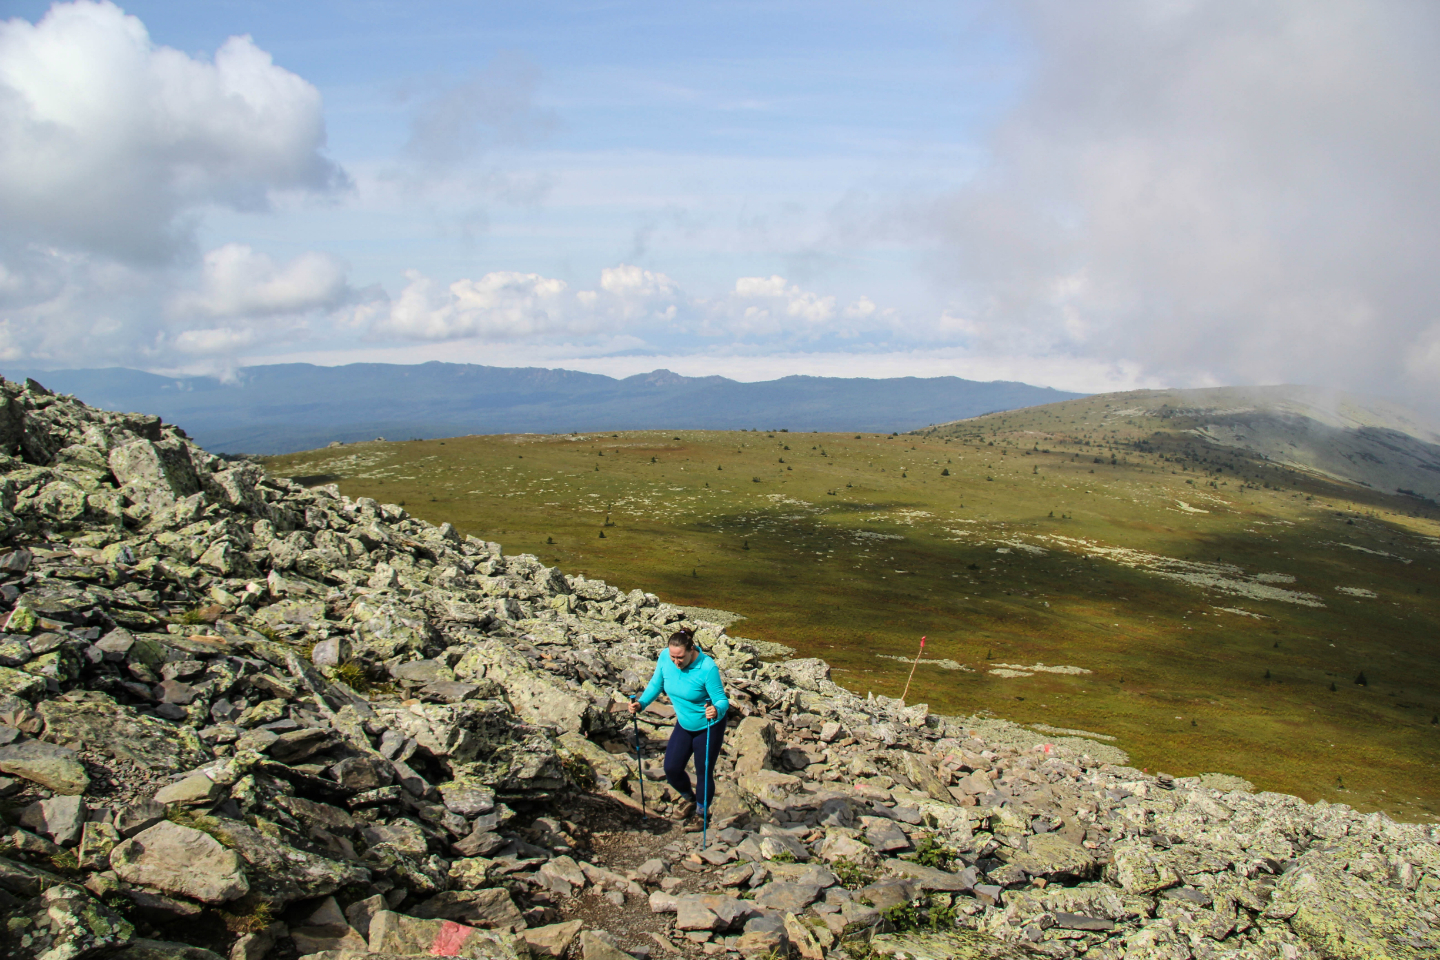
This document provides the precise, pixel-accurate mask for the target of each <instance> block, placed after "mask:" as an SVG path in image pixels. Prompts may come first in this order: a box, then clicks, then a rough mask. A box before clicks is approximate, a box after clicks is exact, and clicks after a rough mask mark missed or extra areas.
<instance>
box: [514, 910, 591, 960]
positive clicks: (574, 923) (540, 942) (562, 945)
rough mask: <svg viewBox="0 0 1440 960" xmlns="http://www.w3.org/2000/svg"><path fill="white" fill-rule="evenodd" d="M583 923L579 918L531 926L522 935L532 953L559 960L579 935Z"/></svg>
mask: <svg viewBox="0 0 1440 960" xmlns="http://www.w3.org/2000/svg"><path fill="white" fill-rule="evenodd" d="M584 925H585V924H584V922H583V921H580V920H571V921H569V922H567V923H552V924H548V925H546V926H543V927H531V928H530V929H528V930H526V931H525V932H524V933H523V934H522V936H523V937H524V939H525V944H526V945H527V946H528V947H529V948H530V953H531V954H532V955H534V956H540V957H551V958H553V960H561V958H562V957H564V956H565V954H566V951H568V950H569V949H570V944H572V943H574V942H575V938H576V937H578V936H579V935H580V929H581V928H582V927H583V926H584Z"/></svg>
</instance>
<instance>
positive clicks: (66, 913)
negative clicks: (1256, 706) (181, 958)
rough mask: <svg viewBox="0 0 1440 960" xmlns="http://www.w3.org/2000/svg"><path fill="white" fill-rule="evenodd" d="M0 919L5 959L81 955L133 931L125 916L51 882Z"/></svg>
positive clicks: (117, 943) (126, 938)
mask: <svg viewBox="0 0 1440 960" xmlns="http://www.w3.org/2000/svg"><path fill="white" fill-rule="evenodd" d="M0 922H3V924H4V926H3V927H0V956H3V957H4V958H5V960H28V958H36V960H82V958H86V957H92V956H96V955H99V954H102V953H104V952H107V951H113V950H115V949H116V948H118V947H123V946H124V945H125V944H127V943H129V942H130V941H131V940H132V939H133V938H134V936H135V928H134V927H133V926H132V925H131V924H130V922H129V921H128V920H125V919H123V918H122V917H120V916H119V915H118V914H116V913H115V912H114V911H113V910H111V909H110V908H109V907H107V906H106V905H105V904H104V903H102V902H101V901H99V900H97V899H96V898H95V897H93V896H91V894H90V893H89V892H88V891H86V890H83V889H81V888H80V887H77V886H73V885H72V884H68V883H61V884H57V885H55V886H53V887H50V888H49V889H48V890H46V891H45V892H44V893H41V894H40V895H39V896H37V897H35V898H34V899H33V900H31V901H30V902H29V903H26V904H25V905H24V906H22V907H20V908H19V909H18V910H16V911H15V912H13V913H11V914H10V915H9V916H7V917H5V918H4V920H3V921H0Z"/></svg>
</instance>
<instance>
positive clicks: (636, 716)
mask: <svg viewBox="0 0 1440 960" xmlns="http://www.w3.org/2000/svg"><path fill="white" fill-rule="evenodd" d="M630 702H631V703H634V702H635V698H634V697H631V698H630ZM630 722H631V723H632V724H633V725H634V729H635V772H636V774H638V776H639V779H640V815H641V816H643V817H644V818H645V819H646V820H648V819H650V813H649V811H647V810H646V809H645V758H644V757H643V756H641V754H640V712H639V711H638V710H637V711H636V712H634V713H632V714H630Z"/></svg>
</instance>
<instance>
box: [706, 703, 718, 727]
mask: <svg viewBox="0 0 1440 960" xmlns="http://www.w3.org/2000/svg"><path fill="white" fill-rule="evenodd" d="M719 715H720V714H719V713H717V712H716V710H715V704H713V703H707V704H705V719H706V720H709V721H710V722H711V723H714V722H715V718H716V717H718V716H719Z"/></svg>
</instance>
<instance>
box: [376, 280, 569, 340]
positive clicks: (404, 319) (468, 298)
mask: <svg viewBox="0 0 1440 960" xmlns="http://www.w3.org/2000/svg"><path fill="white" fill-rule="evenodd" d="M405 276H406V279H407V280H408V281H409V282H408V283H407V284H406V286H405V289H404V290H403V291H401V293H400V296H399V297H397V298H396V299H395V300H394V301H393V302H388V303H383V304H377V305H368V306H367V307H366V308H365V309H364V310H363V311H362V313H361V315H360V318H361V320H362V321H364V322H366V323H367V325H368V326H369V328H370V331H371V332H372V333H373V334H375V335H378V336H384V337H396V338H400V339H406V340H459V339H466V338H477V339H484V340H523V339H531V338H537V337H545V336H550V335H554V334H577V333H579V334H583V333H587V332H592V331H593V330H594V329H595V324H594V323H593V316H594V314H593V311H592V310H590V309H588V308H586V307H585V305H584V304H583V303H582V302H581V301H580V300H578V299H577V298H576V297H575V295H574V294H572V293H570V292H569V286H568V285H567V284H566V283H565V281H563V280H555V279H552V278H549V277H542V276H540V275H539V274H538V273H516V272H513V271H497V272H495V273H487V274H486V275H485V276H483V277H481V278H480V279H478V280H469V279H466V280H457V281H455V282H454V283H452V284H450V285H449V286H445V287H441V286H440V285H439V284H437V283H436V282H435V281H434V280H432V279H431V278H429V277H426V276H424V275H422V274H420V273H419V272H417V271H414V270H411V271H408V272H407V273H406V274H405Z"/></svg>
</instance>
